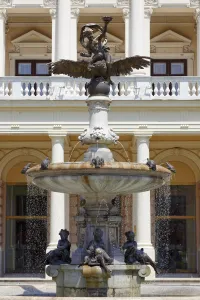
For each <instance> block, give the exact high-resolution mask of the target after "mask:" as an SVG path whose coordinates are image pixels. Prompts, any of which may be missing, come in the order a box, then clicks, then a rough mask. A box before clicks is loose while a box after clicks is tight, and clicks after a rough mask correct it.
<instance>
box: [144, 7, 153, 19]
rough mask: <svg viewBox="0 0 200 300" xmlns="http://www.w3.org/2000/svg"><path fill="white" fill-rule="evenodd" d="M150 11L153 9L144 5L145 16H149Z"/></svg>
mask: <svg viewBox="0 0 200 300" xmlns="http://www.w3.org/2000/svg"><path fill="white" fill-rule="evenodd" d="M152 13H153V9H152V8H151V7H145V9H144V16H145V18H151V15H152Z"/></svg>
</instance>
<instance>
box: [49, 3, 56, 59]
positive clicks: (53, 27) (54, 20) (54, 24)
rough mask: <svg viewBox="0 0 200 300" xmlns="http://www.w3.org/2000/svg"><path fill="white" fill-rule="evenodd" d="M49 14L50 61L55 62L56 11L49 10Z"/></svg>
mask: <svg viewBox="0 0 200 300" xmlns="http://www.w3.org/2000/svg"><path fill="white" fill-rule="evenodd" d="M49 13H50V15H51V20H52V25H51V26H52V29H51V30H52V55H51V57H52V61H55V60H56V16H57V11H56V9H50V10H49Z"/></svg>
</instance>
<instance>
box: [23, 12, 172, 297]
mask: <svg viewBox="0 0 200 300" xmlns="http://www.w3.org/2000/svg"><path fill="white" fill-rule="evenodd" d="M111 20H112V18H111V17H104V18H103V21H104V23H105V25H104V27H101V26H99V25H98V24H93V23H91V24H86V25H85V26H83V28H82V30H81V36H80V42H81V44H82V46H83V47H84V48H85V49H86V50H87V52H86V53H82V54H81V55H82V56H83V57H90V56H91V60H90V61H84V60H83V61H79V62H75V61H70V60H61V61H58V62H55V63H52V64H51V69H52V72H53V73H54V74H67V75H69V76H73V77H85V78H90V79H91V80H90V82H89V84H87V93H88V95H89V97H88V99H87V101H86V103H87V106H88V110H89V127H88V128H87V129H85V130H84V132H83V133H82V134H81V135H80V136H79V140H80V141H81V142H82V144H85V145H89V148H88V150H87V152H86V153H85V155H84V161H81V162H65V163H54V164H53V163H49V164H46V165H45V167H44V164H42V165H38V166H35V167H32V168H29V169H28V171H27V172H26V175H27V176H28V177H30V178H31V180H32V182H33V184H35V185H37V186H39V187H41V188H45V189H47V190H51V191H54V192H60V193H68V194H79V195H81V197H82V199H84V200H82V201H81V203H82V205H81V208H80V210H79V214H78V215H77V216H76V222H77V227H78V232H77V236H78V248H77V250H76V251H75V252H74V253H72V255H71V257H70V243H69V241H68V235H69V233H68V232H67V231H64V230H61V232H60V235H61V240H59V242H58V247H57V249H55V250H53V252H52V251H51V252H50V253H48V256H47V264H49V265H48V266H47V268H46V272H47V274H48V275H49V276H51V277H52V278H53V279H54V280H55V281H56V286H57V296H61V297H62V296H68V297H69V296H75V297H79V296H95V297H96V296H110V297H120V296H124V297H132V296H140V285H141V283H142V282H143V281H144V278H145V277H146V276H148V275H149V274H150V268H149V267H148V266H147V264H150V265H152V266H153V267H155V264H154V263H153V262H152V261H151V259H150V258H149V257H148V256H147V255H146V254H145V253H144V252H143V250H138V249H137V243H136V242H135V241H134V234H133V233H132V232H131V231H130V232H128V233H126V235H127V242H126V243H125V244H124V246H123V247H122V249H120V246H119V245H120V234H119V228H120V224H121V216H120V213H119V211H118V208H117V206H116V205H115V204H116V203H115V201H114V200H113V199H116V198H115V197H116V196H117V195H126V194H131V193H138V192H144V191H148V190H151V189H156V188H159V187H160V186H162V185H163V184H164V183H165V182H166V181H169V179H170V176H171V172H170V171H169V170H168V169H166V168H164V167H162V166H158V165H156V167H155V166H154V168H150V167H149V165H147V164H138V163H133V162H115V161H114V159H113V155H112V152H111V151H110V149H109V148H108V146H109V145H111V144H113V143H117V141H118V139H119V137H118V136H117V135H116V133H115V132H114V131H113V130H112V129H111V128H109V126H108V111H109V107H110V104H111V100H110V98H109V93H110V86H111V85H112V84H113V83H112V81H111V76H114V75H115V76H116V75H120V74H123V75H125V74H129V73H130V72H131V71H132V69H133V68H137V69H140V68H144V67H146V66H148V65H149V63H150V62H149V59H148V58H145V57H140V56H135V57H129V58H126V59H122V60H119V61H117V62H112V60H111V56H110V54H109V48H108V47H107V46H106V43H107V38H106V33H107V26H108V24H109V22H111ZM41 166H43V167H41ZM111 200H112V205H111ZM102 201H104V202H105V203H107V206H106V207H105V206H103V205H101V204H102ZM97 221H98V222H97ZM63 249H64V250H63ZM123 252H125V257H124V253H123ZM107 266H108V267H107Z"/></svg>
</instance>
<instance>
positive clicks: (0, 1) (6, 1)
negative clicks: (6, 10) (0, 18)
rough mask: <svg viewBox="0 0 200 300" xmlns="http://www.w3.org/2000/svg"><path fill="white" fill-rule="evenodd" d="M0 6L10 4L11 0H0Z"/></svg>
mask: <svg viewBox="0 0 200 300" xmlns="http://www.w3.org/2000/svg"><path fill="white" fill-rule="evenodd" d="M0 6H4V7H5V6H6V7H9V6H12V0H0Z"/></svg>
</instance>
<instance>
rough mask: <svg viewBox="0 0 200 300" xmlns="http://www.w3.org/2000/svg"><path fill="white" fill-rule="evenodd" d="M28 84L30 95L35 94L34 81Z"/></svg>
mask: <svg viewBox="0 0 200 300" xmlns="http://www.w3.org/2000/svg"><path fill="white" fill-rule="evenodd" d="M28 86H29V87H30V91H29V95H30V96H35V88H34V82H33V81H31V82H30V83H29V84H28Z"/></svg>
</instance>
